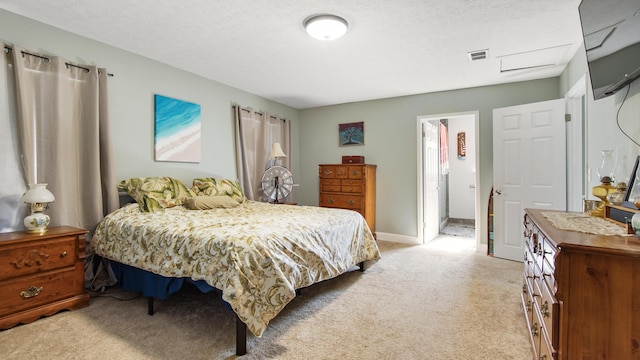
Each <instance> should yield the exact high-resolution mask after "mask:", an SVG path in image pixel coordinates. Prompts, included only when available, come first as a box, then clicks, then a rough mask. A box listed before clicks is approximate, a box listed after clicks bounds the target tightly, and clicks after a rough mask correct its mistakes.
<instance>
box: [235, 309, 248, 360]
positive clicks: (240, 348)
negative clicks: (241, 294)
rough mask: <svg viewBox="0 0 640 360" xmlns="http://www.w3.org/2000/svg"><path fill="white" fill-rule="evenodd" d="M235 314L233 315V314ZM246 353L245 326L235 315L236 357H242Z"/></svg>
mask: <svg viewBox="0 0 640 360" xmlns="http://www.w3.org/2000/svg"><path fill="white" fill-rule="evenodd" d="M234 314H235V313H234ZM246 353H247V324H245V323H243V322H242V320H240V317H238V315H237V314H236V355H237V356H242V355H244V354H246Z"/></svg>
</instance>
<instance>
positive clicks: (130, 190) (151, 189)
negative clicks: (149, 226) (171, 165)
mask: <svg viewBox="0 0 640 360" xmlns="http://www.w3.org/2000/svg"><path fill="white" fill-rule="evenodd" d="M118 187H119V188H120V189H122V190H125V191H126V192H127V194H129V196H131V197H132V198H133V199H134V200H135V201H136V202H137V203H138V206H139V207H140V211H144V212H155V211H158V210H162V209H164V208H168V207H173V206H176V205H182V202H183V201H184V200H185V199H186V198H188V197H191V196H195V194H194V192H193V191H191V189H189V188H188V187H186V186H185V185H184V184H183V183H182V182H181V181H180V180H178V179H174V178H170V177H141V178H131V179H127V180H122V181H120V183H119V184H118Z"/></svg>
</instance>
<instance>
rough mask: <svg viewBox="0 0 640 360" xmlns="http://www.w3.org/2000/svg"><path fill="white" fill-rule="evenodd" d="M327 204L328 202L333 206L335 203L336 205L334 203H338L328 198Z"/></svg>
mask: <svg viewBox="0 0 640 360" xmlns="http://www.w3.org/2000/svg"><path fill="white" fill-rule="evenodd" d="M327 202H328V203H329V204H333V203H334V202H336V201H335V200H333V199H332V198H328V199H327Z"/></svg>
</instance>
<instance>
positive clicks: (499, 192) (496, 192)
mask: <svg viewBox="0 0 640 360" xmlns="http://www.w3.org/2000/svg"><path fill="white" fill-rule="evenodd" d="M494 193H495V194H496V195H502V191H500V190H496V191H494Z"/></svg>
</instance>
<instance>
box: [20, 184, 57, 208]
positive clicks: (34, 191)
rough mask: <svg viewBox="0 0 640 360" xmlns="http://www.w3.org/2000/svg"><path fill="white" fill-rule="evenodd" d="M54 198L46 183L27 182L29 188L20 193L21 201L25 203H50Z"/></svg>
mask: <svg viewBox="0 0 640 360" xmlns="http://www.w3.org/2000/svg"><path fill="white" fill-rule="evenodd" d="M55 199H56V198H55V197H54V196H53V194H52V193H51V191H49V190H47V184H29V190H27V192H25V193H24V195H22V202H23V203H27V204H37V203H50V202H53V201H55Z"/></svg>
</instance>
